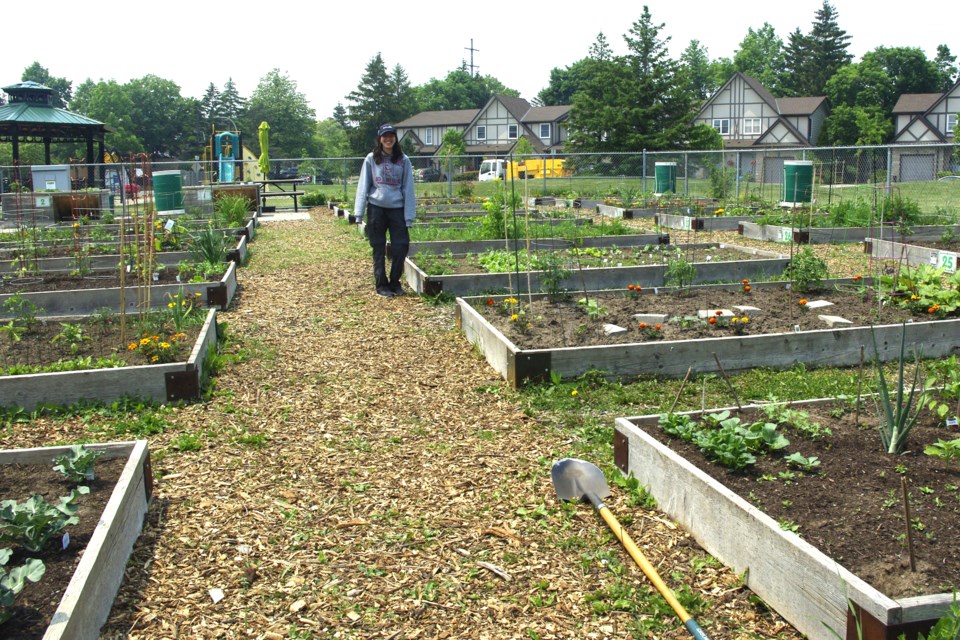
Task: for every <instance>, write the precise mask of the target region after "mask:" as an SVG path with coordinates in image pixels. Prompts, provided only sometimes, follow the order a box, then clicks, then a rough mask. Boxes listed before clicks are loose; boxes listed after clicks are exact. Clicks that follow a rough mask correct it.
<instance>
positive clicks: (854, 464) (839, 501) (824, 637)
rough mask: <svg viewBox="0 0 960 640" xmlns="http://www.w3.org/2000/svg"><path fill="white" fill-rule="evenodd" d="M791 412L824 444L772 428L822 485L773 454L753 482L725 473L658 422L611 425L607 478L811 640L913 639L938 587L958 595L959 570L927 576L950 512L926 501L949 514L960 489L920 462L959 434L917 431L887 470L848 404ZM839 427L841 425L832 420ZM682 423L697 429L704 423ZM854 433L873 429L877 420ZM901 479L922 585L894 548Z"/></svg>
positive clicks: (950, 476) (935, 604) (948, 550)
mask: <svg viewBox="0 0 960 640" xmlns="http://www.w3.org/2000/svg"><path fill="white" fill-rule="evenodd" d="M897 342H898V341H897ZM791 407H792V408H794V409H802V410H804V411H807V412H809V413H810V414H811V415H812V418H813V420H814V421H815V422H816V423H817V424H818V425H820V426H822V427H826V428H830V429H831V430H832V431H833V433H832V434H831V435H830V436H827V437H826V438H824V439H823V440H822V441H819V442H818V441H811V440H801V439H800V436H799V435H796V432H794V431H792V430H787V431H784V429H780V428H778V431H779V432H784V433H785V434H786V436H787V437H788V438H789V439H790V441H791V445H792V446H790V447H789V451H797V452H800V453H802V455H804V456H807V457H809V456H813V455H816V456H818V457H819V458H821V465H820V467H818V472H814V471H809V472H804V471H799V470H798V469H797V468H795V467H789V466H787V464H786V463H785V462H784V460H783V458H782V457H779V456H776V455H772V454H767V455H764V456H759V455H758V456H757V459H758V462H757V469H755V470H747V471H743V472H739V473H734V472H731V471H729V470H726V469H724V468H721V467H718V466H717V465H715V464H713V463H712V462H711V461H710V460H708V459H707V458H706V457H705V456H704V455H703V454H702V453H701V452H699V451H698V450H697V449H696V447H693V446H691V445H688V444H687V443H684V442H682V441H680V440H675V439H671V438H670V437H669V436H667V435H666V434H664V433H663V432H662V431H661V429H660V427H659V426H658V424H657V423H658V416H651V415H648V416H640V417H631V418H618V419H617V420H616V426H615V432H614V460H615V464H616V466H617V467H618V468H619V469H620V470H621V471H622V472H623V473H624V474H632V475H633V476H635V477H636V478H637V479H638V480H639V482H640V484H641V485H642V486H645V487H646V488H647V489H648V491H649V492H650V494H651V495H652V496H653V498H654V499H655V500H656V502H657V506H658V508H660V509H662V510H663V511H664V512H665V513H666V514H667V515H669V516H670V517H671V518H672V519H674V520H676V521H677V522H678V523H679V524H680V525H681V526H682V527H684V528H685V529H687V530H688V531H690V533H691V534H692V535H693V537H694V539H695V540H696V541H697V543H698V544H700V546H702V547H703V548H704V549H705V550H706V551H707V552H709V553H710V554H711V555H713V556H714V557H716V558H717V559H719V560H720V561H721V562H723V563H724V564H726V565H728V566H730V567H732V568H733V569H734V571H736V572H737V573H739V574H741V575H742V576H743V579H744V582H745V584H746V586H747V587H749V588H750V589H751V590H752V591H753V592H754V593H756V594H757V595H758V596H759V597H760V598H762V599H763V601H764V602H765V603H766V604H767V605H769V606H771V607H772V608H774V609H775V610H776V611H777V612H778V613H780V614H781V615H782V616H783V617H784V618H785V619H786V620H787V621H789V622H790V623H791V624H793V625H794V626H795V627H796V628H797V630H799V631H800V632H801V633H803V634H805V635H806V636H807V637H809V638H811V639H812V640H834V639H835V638H836V637H837V636H835V635H834V634H833V633H832V632H831V631H830V629H833V630H835V631H836V632H837V633H838V634H840V636H839V637H841V638H845V639H847V640H857V639H858V637H862V638H863V639H864V640H896V638H898V637H900V634H901V633H905V634H906V635H907V637H908V638H916V637H917V636H916V634H917V633H918V632H925V631H926V630H927V629H929V628H930V627H931V626H932V624H934V623H935V621H936V620H937V619H938V618H939V617H940V616H942V615H944V614H946V613H947V610H948V608H949V606H950V605H951V604H952V602H953V598H954V595H953V593H952V592H947V593H942V592H941V591H943V590H944V584H945V583H950V584H953V585H954V588H956V584H957V577H956V576H957V574H956V569H953V570H952V571H950V570H949V569H948V570H947V572H946V574H943V573H942V572H941V574H940V577H937V575H938V574H937V573H936V571H938V570H939V568H938V567H937V566H936V565H937V564H939V563H940V562H941V561H944V562H946V561H949V562H951V563H955V562H956V554H955V553H954V540H953V535H954V534H955V531H956V528H955V527H956V525H952V527H951V525H950V524H949V521H945V520H943V518H944V509H946V510H947V511H949V510H951V507H950V505H949V504H946V505H945V506H943V507H938V506H937V503H936V501H935V500H934V498H935V497H936V498H938V499H941V502H942V503H943V501H945V502H946V503H950V502H952V501H953V500H956V496H955V495H954V492H956V487H957V485H958V484H960V468H958V467H957V465H956V462H955V461H952V462H951V461H948V460H935V459H933V458H930V457H929V456H925V455H924V454H923V453H921V451H922V449H923V446H924V445H923V443H924V442H928V443H932V442H935V441H936V440H938V439H943V440H951V439H953V438H955V437H957V436H958V435H960V434H957V433H955V432H954V433H950V432H947V431H946V430H945V429H943V428H942V427H939V428H938V427H937V426H936V425H933V426H930V427H927V426H922V427H918V428H917V429H916V431H915V432H914V434H913V435H911V443H912V445H911V446H910V450H911V451H910V452H908V453H905V454H903V455H901V456H887V455H885V454H882V453H880V451H881V445H880V437H879V435H878V434H877V432H876V429H875V428H868V429H864V428H862V427H861V428H857V426H856V425H854V424H853V422H854V420H853V415H851V414H850V412H849V408H848V405H847V404H845V403H843V402H839V401H836V402H835V401H832V400H814V401H805V402H795V403H791ZM838 408H839V411H838ZM845 408H846V412H845ZM728 409H729V410H730V411H732V412H733V413H734V415H735V416H742V417H743V420H745V421H747V422H752V421H754V420H758V419H760V420H764V421H766V420H767V418H766V416H764V414H763V413H761V412H760V411H759V409H758V408H757V407H756V406H754V405H750V406H746V407H744V408H743V411H742V412H737V410H736V409H735V408H728ZM717 411H720V409H711V410H709V411H706V412H704V413H706V414H710V413H715V412H717ZM841 414H842V415H843V416H844V418H845V424H844V423H843V422H841V420H840V419H838V418H836V416H838V415H841ZM685 415H690V416H692V417H694V418H695V419H698V420H699V419H700V416H701V413H700V412H689V413H686V414H685ZM864 416H866V414H864ZM861 421H862V422H863V423H864V424H870V423H872V424H875V416H871V417H861ZM898 465H902V467H903V468H904V469H908V471H905V474H906V475H905V476H904V477H906V478H907V479H908V480H909V481H910V489H909V491H910V494H912V496H913V497H912V498H911V504H912V507H913V509H912V514H911V515H912V516H916V519H917V521H918V522H919V521H922V522H925V523H927V524H928V525H929V526H928V527H927V528H925V529H924V531H926V532H927V533H928V534H929V535H926V536H925V535H924V534H923V533H921V532H920V530H919V529H918V530H917V531H916V532H915V539H916V542H915V545H916V549H917V556H918V558H917V567H918V569H919V571H920V573H918V574H911V573H910V566H909V563H907V562H906V557H907V553H906V549H905V543H903V542H901V541H899V540H898V536H899V534H902V533H903V531H904V529H905V525H904V519H903V499H902V493H901V487H900V477H901V473H900V472H898V471H897V468H898ZM785 477H788V478H792V479H791V480H789V481H788V480H785V479H784V478H785ZM760 479H763V481H760ZM921 488H924V491H918V490H919V489H921ZM925 492H932V493H934V494H936V495H935V496H934V495H927V494H926V493H925ZM805 514H810V515H809V517H804V516H805ZM952 515H954V516H955V515H956V509H955V508H954V509H953V513H952ZM784 522H786V523H789V524H790V526H791V527H793V526H796V527H797V528H798V530H799V534H800V535H797V534H796V533H793V532H791V531H787V530H785V528H784V527H782V526H781V523H784ZM801 536H803V537H801ZM808 539H809V541H808ZM848 565H849V566H850V567H853V566H856V567H858V570H857V571H852V570H850V569H848ZM865 578H868V579H865ZM871 583H872V584H871ZM888 593H889V594H893V595H887V594H888ZM851 605H852V606H853V608H854V610H855V612H856V619H855V618H854V617H853V616H852V615H851V614H850V611H849V609H850V606H851ZM857 621H859V623H860V624H861V625H862V630H863V635H862V636H858V634H857V630H856V624H857ZM828 627H829V628H828Z"/></svg>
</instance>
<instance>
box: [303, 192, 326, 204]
mask: <svg viewBox="0 0 960 640" xmlns="http://www.w3.org/2000/svg"><path fill="white" fill-rule="evenodd" d="M300 204H302V205H303V206H305V207H322V206H323V205H325V204H327V194H325V193H323V192H322V191H311V192H310V193H306V194H304V195H303V197H302V198H300Z"/></svg>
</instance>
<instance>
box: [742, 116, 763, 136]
mask: <svg viewBox="0 0 960 640" xmlns="http://www.w3.org/2000/svg"><path fill="white" fill-rule="evenodd" d="M743 135H745V136H758V135H760V118H744V119H743Z"/></svg>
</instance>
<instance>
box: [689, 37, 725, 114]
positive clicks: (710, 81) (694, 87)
mask: <svg viewBox="0 0 960 640" xmlns="http://www.w3.org/2000/svg"><path fill="white" fill-rule="evenodd" d="M680 77H681V78H682V81H683V83H684V84H686V90H687V91H688V92H689V93H690V96H691V97H692V98H693V99H694V100H695V101H697V102H698V103H700V102H703V101H704V100H706V99H707V98H709V97H710V96H712V95H713V93H714V92H715V91H716V90H717V87H718V86H719V85H717V84H715V82H714V78H713V73H712V71H711V69H710V55H709V53H708V52H707V48H706V47H704V46H703V45H701V44H700V41H699V40H691V41H690V44H688V45H687V48H686V49H684V50H683V53H681V54H680Z"/></svg>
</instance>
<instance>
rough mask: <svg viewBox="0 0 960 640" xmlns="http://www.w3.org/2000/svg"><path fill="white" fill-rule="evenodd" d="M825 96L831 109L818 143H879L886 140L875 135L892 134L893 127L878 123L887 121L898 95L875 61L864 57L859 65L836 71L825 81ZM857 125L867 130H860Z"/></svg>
mask: <svg viewBox="0 0 960 640" xmlns="http://www.w3.org/2000/svg"><path fill="white" fill-rule="evenodd" d="M826 95H827V99H828V100H829V101H830V104H831V105H832V107H833V108H832V111H831V113H830V116H829V117H828V118H827V120H826V122H825V123H824V128H823V133H821V135H820V140H819V141H817V142H818V143H819V144H823V145H854V144H881V143H883V142H885V139H884V138H879V139H878V136H881V135H883V134H884V133H885V132H886V135H889V134H890V133H892V127H887V128H884V127H882V126H878V121H880V120H885V121H890V110H891V108H892V106H893V101H894V100H895V99H896V97H897V96H896V95H895V94H894V88H893V83H892V82H891V81H890V76H889V75H888V74H887V72H886V70H885V69H884V68H883V67H882V66H881V65H880V64H879V61H878V60H877V59H876V58H870V57H868V56H864V59H863V61H862V62H858V63H855V64H850V65H847V66H845V67H843V68H841V69H839V70H838V71H837V72H836V73H835V74H834V75H833V77H832V78H830V80H829V81H828V82H827V86H826ZM860 125H863V126H865V127H867V128H868V129H869V131H867V130H861V129H860ZM864 140H873V141H874V142H869V143H867V142H863V141H864ZM858 141H859V142H858Z"/></svg>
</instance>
